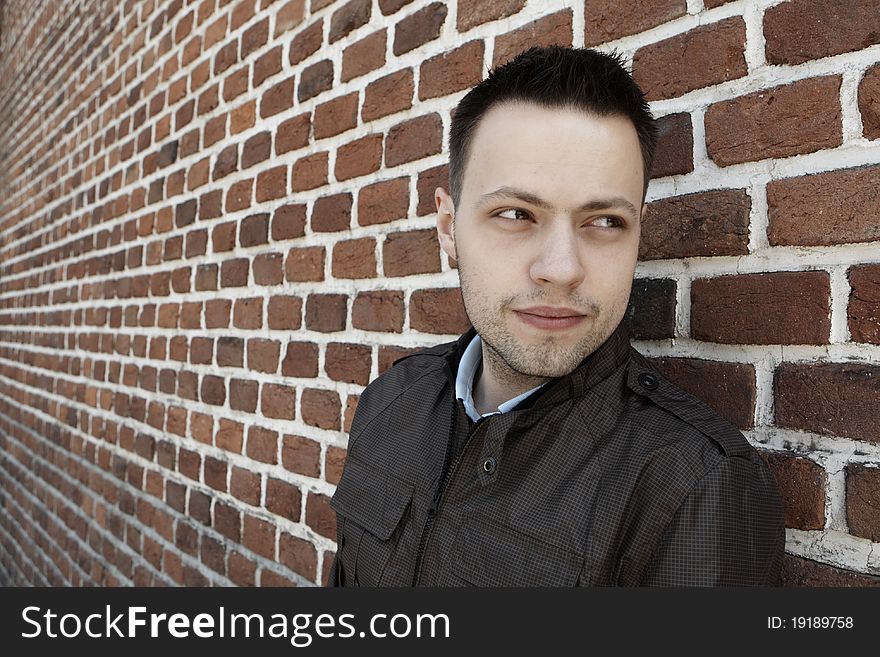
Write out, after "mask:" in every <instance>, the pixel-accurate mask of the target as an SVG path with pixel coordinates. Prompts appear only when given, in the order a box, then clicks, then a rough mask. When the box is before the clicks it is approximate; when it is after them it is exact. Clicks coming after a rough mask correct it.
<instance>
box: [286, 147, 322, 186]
mask: <svg viewBox="0 0 880 657" xmlns="http://www.w3.org/2000/svg"><path fill="white" fill-rule="evenodd" d="M327 161H328V157H327V152H326V151H322V152H319V153H313V154H311V155H306V156H304V157H301V158H299V159H298V160H297V161H296V162H294V164H293V171H292V172H291V175H290V188H291V191H293V192H302V191H305V190H307V189H314V188H315V187H320V186H321V185H326V184H327V166H328V165H327Z"/></svg>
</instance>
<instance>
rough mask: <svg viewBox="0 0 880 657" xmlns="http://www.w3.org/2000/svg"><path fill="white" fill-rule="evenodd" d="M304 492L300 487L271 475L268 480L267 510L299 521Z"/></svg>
mask: <svg viewBox="0 0 880 657" xmlns="http://www.w3.org/2000/svg"><path fill="white" fill-rule="evenodd" d="M301 505H302V493H300V490H299V488H297V487H296V486H294V485H293V484H289V483H287V482H286V481H282V480H281V479H275V478H274V477H269V478H268V480H267V481H266V510H267V511H270V512H271V513H274V514H276V515H279V516H281V517H282V518H287V519H288V520H292V521H293V522H299V519H300V506H301Z"/></svg>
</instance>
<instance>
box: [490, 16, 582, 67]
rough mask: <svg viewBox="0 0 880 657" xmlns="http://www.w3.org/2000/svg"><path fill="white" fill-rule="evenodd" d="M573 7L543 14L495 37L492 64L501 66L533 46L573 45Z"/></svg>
mask: <svg viewBox="0 0 880 657" xmlns="http://www.w3.org/2000/svg"><path fill="white" fill-rule="evenodd" d="M571 24H572V12H571V9H564V10H562V11H557V12H556V13H555V14H550V15H548V16H543V17H542V18H539V19H537V20H535V21H532V22H531V23H528V24H527V25H524V26H523V27H520V28H518V29H516V30H514V31H513V32H508V33H507V34H502V35H501V36H498V37H495V50H494V53H493V55H492V66H493V67H496V66H500V65H501V64H504V63H505V62H507V61H508V60H510V59H512V58H513V57H514V56H515V55H518V54H519V53H521V52H522V51H523V50H526V49H528V48H530V47H532V46H567V47H570V46H571V45H572V26H571Z"/></svg>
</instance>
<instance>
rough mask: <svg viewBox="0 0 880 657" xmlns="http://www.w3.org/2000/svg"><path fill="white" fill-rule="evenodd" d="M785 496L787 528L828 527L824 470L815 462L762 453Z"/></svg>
mask: <svg viewBox="0 0 880 657" xmlns="http://www.w3.org/2000/svg"><path fill="white" fill-rule="evenodd" d="M761 456H762V457H763V458H764V461H766V463H767V465H768V466H769V467H770V471H771V472H772V473H773V476H774V478H775V479H776V485H777V487H778V488H779V494H780V495H781V496H782V507H783V510H784V511H785V526H786V527H792V528H795V529H804V530H809V529H823V528H824V527H825V486H826V476H825V470H824V469H823V468H822V467H821V466H819V465H817V464H816V463H814V462H813V461H811V460H809V459H806V458H800V457H797V456H792V455H789V454H781V453H777V452H766V451H763V450H762V451H761Z"/></svg>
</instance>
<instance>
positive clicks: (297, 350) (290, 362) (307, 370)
mask: <svg viewBox="0 0 880 657" xmlns="http://www.w3.org/2000/svg"><path fill="white" fill-rule="evenodd" d="M281 374H282V375H283V376H295V377H303V378H314V377H316V376H318V345H316V344H313V343H311V342H288V343H287V349H286V351H285V353H284V360H283V361H281Z"/></svg>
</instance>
